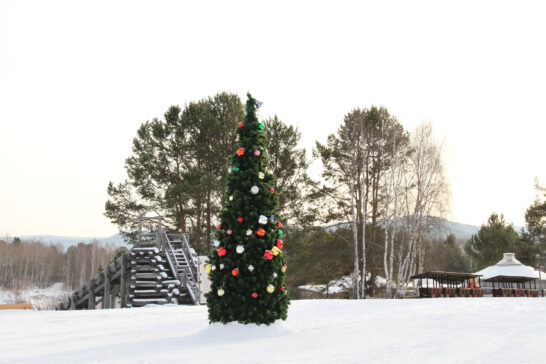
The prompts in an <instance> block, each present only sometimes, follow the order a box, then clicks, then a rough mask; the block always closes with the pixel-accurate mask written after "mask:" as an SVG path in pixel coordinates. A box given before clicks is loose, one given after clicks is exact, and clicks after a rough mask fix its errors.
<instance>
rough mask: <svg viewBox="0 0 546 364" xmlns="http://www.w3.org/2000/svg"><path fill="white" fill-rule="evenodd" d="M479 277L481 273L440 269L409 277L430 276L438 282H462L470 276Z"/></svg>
mask: <svg viewBox="0 0 546 364" xmlns="http://www.w3.org/2000/svg"><path fill="white" fill-rule="evenodd" d="M477 277H481V274H476V273H459V272H441V271H432V272H424V273H419V274H416V275H413V276H411V277H410V279H419V278H430V279H434V280H436V281H437V282H439V283H445V282H453V281H455V282H464V281H466V280H468V279H471V278H477Z"/></svg>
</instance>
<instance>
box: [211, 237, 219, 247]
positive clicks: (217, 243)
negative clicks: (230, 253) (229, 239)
mask: <svg viewBox="0 0 546 364" xmlns="http://www.w3.org/2000/svg"><path fill="white" fill-rule="evenodd" d="M212 244H214V246H215V247H217V248H218V247H219V246H220V240H216V239H214V240H213V241H212Z"/></svg>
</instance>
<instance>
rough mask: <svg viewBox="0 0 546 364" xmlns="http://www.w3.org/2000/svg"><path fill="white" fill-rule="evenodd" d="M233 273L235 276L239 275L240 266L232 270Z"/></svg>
mask: <svg viewBox="0 0 546 364" xmlns="http://www.w3.org/2000/svg"><path fill="white" fill-rule="evenodd" d="M231 274H232V275H233V276H234V277H237V275H238V274H239V268H235V269H233V270H232V271H231Z"/></svg>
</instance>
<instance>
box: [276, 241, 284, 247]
mask: <svg viewBox="0 0 546 364" xmlns="http://www.w3.org/2000/svg"><path fill="white" fill-rule="evenodd" d="M283 245H284V243H283V242H282V240H281V239H279V240H277V248H279V249H282V246H283Z"/></svg>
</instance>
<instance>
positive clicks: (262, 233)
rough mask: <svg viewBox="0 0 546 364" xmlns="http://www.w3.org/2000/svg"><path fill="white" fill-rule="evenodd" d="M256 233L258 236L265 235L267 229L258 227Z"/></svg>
mask: <svg viewBox="0 0 546 364" xmlns="http://www.w3.org/2000/svg"><path fill="white" fill-rule="evenodd" d="M256 235H258V236H264V235H265V230H264V229H262V228H260V229H258V231H256Z"/></svg>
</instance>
